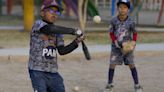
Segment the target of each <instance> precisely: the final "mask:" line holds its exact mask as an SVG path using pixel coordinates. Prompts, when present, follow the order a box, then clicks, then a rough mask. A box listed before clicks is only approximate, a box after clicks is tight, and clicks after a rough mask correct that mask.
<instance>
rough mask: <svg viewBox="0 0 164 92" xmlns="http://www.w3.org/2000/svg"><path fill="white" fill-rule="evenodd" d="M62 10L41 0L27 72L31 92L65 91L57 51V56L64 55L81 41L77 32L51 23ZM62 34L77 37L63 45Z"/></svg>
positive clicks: (52, 3) (81, 36) (81, 37)
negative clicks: (59, 70) (32, 90)
mask: <svg viewBox="0 0 164 92" xmlns="http://www.w3.org/2000/svg"><path fill="white" fill-rule="evenodd" d="M62 10H63V9H62V8H61V7H60V6H58V4H57V3H56V1H55V0H44V1H43V5H42V7H41V13H40V15H41V19H39V20H37V21H36V22H35V23H34V25H33V28H32V31H31V36H30V55H29V65H28V69H29V75H30V78H31V82H32V87H33V89H34V92H65V87H64V83H63V78H62V77H61V76H60V74H59V73H58V65H57V61H58V60H57V51H58V53H59V54H60V55H65V54H68V53H70V52H72V51H73V50H75V49H76V48H77V47H78V44H79V42H81V41H83V40H84V35H83V33H82V31H81V30H79V29H74V28H66V27H62V26H57V25H54V24H53V23H54V22H55V21H56V19H57V17H58V16H59V15H61V12H62ZM62 34H72V35H76V36H77V38H76V39H75V40H73V41H72V42H71V43H70V44H69V45H67V46H65V45H64V40H63V35H62Z"/></svg>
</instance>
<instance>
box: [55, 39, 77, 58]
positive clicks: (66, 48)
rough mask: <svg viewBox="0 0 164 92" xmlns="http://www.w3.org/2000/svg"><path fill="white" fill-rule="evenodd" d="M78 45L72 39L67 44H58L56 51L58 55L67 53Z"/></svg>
mask: <svg viewBox="0 0 164 92" xmlns="http://www.w3.org/2000/svg"><path fill="white" fill-rule="evenodd" d="M77 47H78V43H77V42H76V41H75V40H74V41H73V42H72V43H70V44H69V45H67V46H64V45H63V46H58V47H57V49H58V52H59V54H60V55H65V54H68V53H70V52H72V51H73V50H74V49H76V48H77Z"/></svg>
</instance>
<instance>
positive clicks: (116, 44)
mask: <svg viewBox="0 0 164 92" xmlns="http://www.w3.org/2000/svg"><path fill="white" fill-rule="evenodd" d="M114 44H115V46H116V48H121V47H120V46H119V44H118V41H117V40H115V41H114Z"/></svg>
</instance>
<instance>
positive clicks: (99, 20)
mask: <svg viewBox="0 0 164 92" xmlns="http://www.w3.org/2000/svg"><path fill="white" fill-rule="evenodd" d="M93 21H94V22H95V23H100V22H101V17H100V16H98V15H96V16H94V17H93Z"/></svg>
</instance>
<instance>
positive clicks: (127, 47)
mask: <svg viewBox="0 0 164 92" xmlns="http://www.w3.org/2000/svg"><path fill="white" fill-rule="evenodd" d="M135 46H136V42H135V41H127V42H124V43H123V44H122V47H123V48H122V52H123V53H124V54H127V53H130V52H132V51H133V50H134V48H135Z"/></svg>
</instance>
